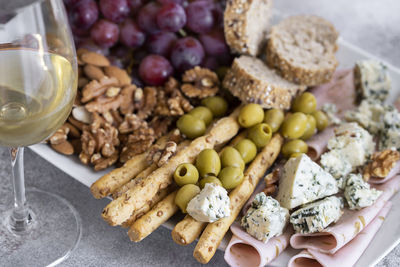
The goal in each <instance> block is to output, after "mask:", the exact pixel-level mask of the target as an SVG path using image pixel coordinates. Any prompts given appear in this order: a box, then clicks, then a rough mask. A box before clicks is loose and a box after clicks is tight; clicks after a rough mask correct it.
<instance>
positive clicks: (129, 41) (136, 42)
mask: <svg viewBox="0 0 400 267" xmlns="http://www.w3.org/2000/svg"><path fill="white" fill-rule="evenodd" d="M119 39H120V41H121V42H122V43H123V44H124V45H126V46H128V47H131V48H137V47H139V46H141V45H142V44H143V43H144V41H145V39H146V35H145V34H144V32H142V31H141V30H140V29H139V27H138V26H137V25H136V23H135V22H134V21H133V20H131V19H127V20H125V21H124V22H123V23H122V24H121V25H120V37H119Z"/></svg>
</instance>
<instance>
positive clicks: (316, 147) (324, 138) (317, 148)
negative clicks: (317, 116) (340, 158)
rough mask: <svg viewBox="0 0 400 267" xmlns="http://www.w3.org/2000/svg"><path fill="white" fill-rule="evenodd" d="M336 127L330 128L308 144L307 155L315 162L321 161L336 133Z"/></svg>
mask: <svg viewBox="0 0 400 267" xmlns="http://www.w3.org/2000/svg"><path fill="white" fill-rule="evenodd" d="M333 129H334V127H333V126H331V127H328V128H326V129H325V130H323V131H322V132H320V133H318V134H316V135H314V136H313V137H311V138H310V139H309V140H308V141H307V142H306V143H307V145H308V152H307V155H308V156H309V157H310V158H311V159H312V160H314V161H316V160H317V159H319V157H320V156H321V155H322V153H324V152H325V150H326V146H327V145H328V140H329V139H331V138H332V137H333V136H334V135H335V133H334V131H333Z"/></svg>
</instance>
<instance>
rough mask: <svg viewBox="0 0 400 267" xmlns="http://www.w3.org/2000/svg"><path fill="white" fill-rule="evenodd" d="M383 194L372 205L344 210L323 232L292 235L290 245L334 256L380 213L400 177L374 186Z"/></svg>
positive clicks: (395, 188) (395, 190)
mask: <svg viewBox="0 0 400 267" xmlns="http://www.w3.org/2000/svg"><path fill="white" fill-rule="evenodd" d="M375 187H376V188H377V189H378V190H382V191H383V193H382V195H381V196H380V197H379V199H378V200H377V201H376V202H375V203H374V205H372V206H369V207H367V208H363V209H361V210H349V209H346V210H345V211H344V213H343V215H342V217H341V218H340V219H339V221H338V222H337V223H335V224H334V225H332V226H329V227H327V228H326V229H325V230H324V231H323V232H320V233H313V234H294V235H293V236H292V237H291V238H290V245H291V246H292V247H293V248H295V249H309V250H315V251H318V252H322V253H329V254H334V253H335V252H337V251H338V250H339V249H341V248H342V247H344V246H345V245H346V244H347V243H349V242H350V241H351V240H352V239H353V238H354V237H356V236H357V234H358V233H359V232H361V231H362V230H363V229H364V228H365V226H366V225H368V224H369V223H370V222H371V221H372V220H373V219H374V218H375V217H376V215H377V214H378V213H379V212H380V210H381V209H382V208H383V206H384V205H385V203H386V202H387V201H388V200H389V199H390V198H391V197H392V196H393V194H394V193H395V192H397V191H398V190H399V188H400V176H396V177H394V178H393V179H391V180H390V181H389V182H387V183H385V184H381V185H379V186H375Z"/></svg>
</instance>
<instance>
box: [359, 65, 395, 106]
mask: <svg viewBox="0 0 400 267" xmlns="http://www.w3.org/2000/svg"><path fill="white" fill-rule="evenodd" d="M354 79H355V84H356V88H357V89H358V90H359V92H360V94H361V97H362V98H363V99H370V100H376V101H380V102H384V101H385V100H386V98H387V96H388V95H389V90H390V87H391V82H390V77H389V74H388V73H387V70H386V66H385V65H383V64H382V63H380V62H378V61H375V60H362V61H359V62H357V63H356V65H355V68H354Z"/></svg>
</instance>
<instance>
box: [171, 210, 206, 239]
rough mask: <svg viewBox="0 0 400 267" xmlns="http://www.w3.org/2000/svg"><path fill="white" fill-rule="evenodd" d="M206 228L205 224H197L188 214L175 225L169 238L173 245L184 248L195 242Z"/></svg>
mask: <svg viewBox="0 0 400 267" xmlns="http://www.w3.org/2000/svg"><path fill="white" fill-rule="evenodd" d="M206 226H207V222H199V221H197V220H195V219H193V218H192V216H190V215H189V214H188V215H186V216H185V218H183V220H182V221H180V222H179V223H177V224H176V225H175V227H174V229H173V230H172V232H171V236H172V239H173V240H174V241H175V243H177V244H178V245H182V246H186V245H189V244H190V243H192V242H193V241H194V240H196V238H198V237H199V236H200V234H201V231H203V229H204V228H205V227H206Z"/></svg>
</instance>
